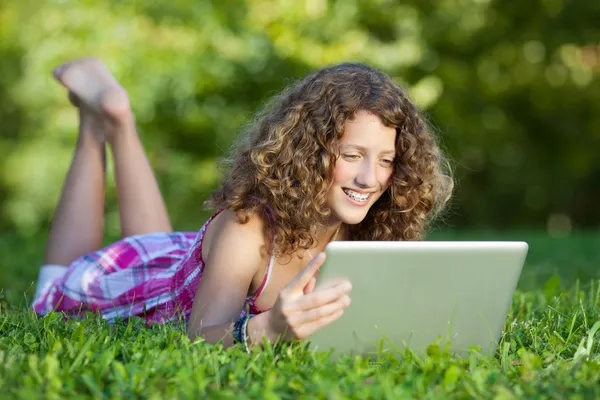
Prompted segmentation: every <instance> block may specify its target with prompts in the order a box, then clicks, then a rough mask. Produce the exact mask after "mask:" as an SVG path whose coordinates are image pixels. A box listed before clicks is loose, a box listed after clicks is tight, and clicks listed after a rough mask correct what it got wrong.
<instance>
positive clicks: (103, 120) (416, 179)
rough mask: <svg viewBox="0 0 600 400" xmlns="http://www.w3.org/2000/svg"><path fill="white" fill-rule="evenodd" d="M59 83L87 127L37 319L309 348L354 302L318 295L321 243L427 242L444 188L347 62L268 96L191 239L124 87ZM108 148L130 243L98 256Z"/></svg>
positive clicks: (382, 78)
mask: <svg viewBox="0 0 600 400" xmlns="http://www.w3.org/2000/svg"><path fill="white" fill-rule="evenodd" d="M54 75H55V77H56V79H57V80H58V81H59V82H61V83H62V84H63V85H64V86H65V87H66V88H67V89H68V91H69V97H70V99H71V101H72V103H73V104H74V105H75V106H76V107H77V108H78V110H79V114H80V127H79V140H78V143H77V147H76V150H75V155H74V157H73V162H72V165H71V168H70V170H69V173H68V176H67V179H66V182H65V186H64V189H63V193H62V196H61V198H60V201H59V204H58V207H57V210H56V215H55V217H54V220H53V223H52V227H51V230H50V233H49V238H48V243H47V251H46V260H45V265H44V266H43V267H42V269H41V271H40V278H39V282H38V290H37V292H36V296H35V299H34V303H33V305H32V308H33V309H34V310H35V311H36V312H38V313H39V314H45V313H48V312H50V311H61V312H65V313H68V314H77V313H79V312H81V311H87V310H92V311H94V312H98V313H100V315H102V317H104V318H106V319H107V320H109V321H110V320H113V319H114V318H115V317H126V316H140V317H142V318H145V319H146V321H147V322H148V323H153V322H159V323H161V322H166V321H171V320H174V319H177V318H180V317H183V318H185V319H186V321H187V326H188V335H189V336H190V338H193V337H196V336H198V335H202V336H203V337H204V338H205V340H207V341H208V342H212V343H214V342H217V341H219V340H223V344H224V346H230V345H232V344H234V343H238V342H243V343H244V344H245V345H246V346H247V347H250V346H253V345H255V344H260V343H261V342H262V340H263V339H265V338H266V339H267V340H270V341H275V340H286V341H290V340H300V339H305V338H307V337H309V336H310V335H311V334H312V333H314V332H315V331H316V330H318V329H320V328H322V327H323V326H325V325H327V324H329V323H331V322H333V321H335V320H336V319H338V318H339V317H340V316H341V315H342V313H343V311H344V308H346V307H347V306H349V305H350V297H349V293H350V291H351V283H350V282H347V281H340V282H334V283H332V284H330V285H328V286H326V287H319V289H318V290H315V284H316V279H317V273H318V269H319V266H321V265H322V263H323V261H324V259H325V256H324V253H322V252H323V250H324V248H325V246H326V245H327V243H329V242H330V241H332V240H418V239H422V238H423V237H424V234H425V232H426V229H427V227H428V224H429V223H430V221H431V220H432V219H433V217H434V216H436V215H437V213H438V212H439V211H440V210H441V209H442V208H443V207H444V205H445V204H446V202H447V200H448V198H449V197H450V194H451V191H452V179H451V177H450V176H449V174H448V172H447V169H446V165H447V163H446V162H445V158H444V156H443V154H442V153H441V152H440V149H439V147H438V145H437V143H436V140H435V138H434V137H433V135H432V134H431V132H430V130H429V129H428V127H427V124H426V122H425V121H424V119H423V117H422V116H421V115H420V113H419V112H418V110H417V109H416V107H415V106H414V105H413V104H412V103H411V102H410V100H409V99H408V98H407V96H406V95H405V93H404V91H403V90H402V89H401V88H399V87H398V86H397V85H396V84H394V82H393V81H392V80H391V79H390V77H388V76H387V75H385V74H383V73H382V72H380V71H378V70H376V69H374V68H371V67H369V66H366V65H363V64H350V63H346V64H340V65H336V66H332V67H330V68H325V69H323V70H320V71H317V72H315V73H313V74H311V75H309V76H307V77H306V78H304V79H302V80H300V81H299V82H297V83H295V84H293V85H291V86H290V87H288V88H286V89H285V90H284V91H283V92H282V93H281V94H279V95H278V96H276V97H274V98H273V100H272V101H271V102H270V103H269V104H268V106H267V107H265V109H264V110H263V111H262V112H260V113H259V114H258V115H257V117H256V119H255V122H254V124H253V125H252V126H251V127H250V128H249V129H248V130H247V131H246V132H243V134H242V135H241V137H240V140H239V141H238V143H236V145H235V146H234V148H233V151H232V153H231V155H230V156H229V157H228V158H226V159H225V160H224V161H225V165H226V166H227V169H226V173H225V175H224V176H223V178H222V182H221V186H220V188H218V189H217V190H216V191H215V192H214V193H213V196H212V200H211V201H210V202H209V203H210V204H209V206H210V207H212V208H213V209H214V210H215V212H214V214H213V215H212V216H211V217H210V218H209V220H208V221H206V222H205V223H204V225H203V226H202V228H201V229H200V231H199V232H198V233H188V232H173V231H172V228H171V225H170V222H169V217H168V215H167V211H166V209H165V205H164V201H163V200H162V197H161V194H160V191H159V188H158V185H157V183H156V180H155V178H154V174H153V172H152V169H151V167H150V165H149V162H148V160H147V158H146V155H145V153H144V150H143V146H142V144H141V142H140V139H139V137H138V135H137V133H136V129H135V120H134V117H133V115H132V113H131V108H130V104H129V99H128V96H127V93H126V92H125V90H124V89H123V88H122V87H121V86H120V85H119V84H118V82H117V81H116V80H115V79H114V78H113V77H112V76H111V74H110V73H109V72H108V70H107V69H106V68H105V67H104V65H103V64H102V63H101V62H100V61H98V60H95V59H83V60H76V61H73V62H70V63H67V64H64V65H62V66H60V67H58V68H57V69H56V70H55V72H54ZM106 143H107V144H108V146H109V147H110V149H111V150H112V152H113V156H114V157H113V158H114V162H115V174H116V185H117V192H118V202H119V211H120V217H121V232H122V237H123V238H122V239H121V240H119V241H117V242H116V243H113V244H111V245H109V246H107V247H105V248H102V249H100V246H101V240H102V233H103V209H104V196H105V194H104V184H105V183H104V182H105V157H104V156H105V144H106ZM365 268H368V266H365Z"/></svg>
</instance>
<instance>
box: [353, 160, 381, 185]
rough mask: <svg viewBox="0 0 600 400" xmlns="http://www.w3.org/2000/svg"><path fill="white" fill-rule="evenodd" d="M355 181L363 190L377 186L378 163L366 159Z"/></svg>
mask: <svg viewBox="0 0 600 400" xmlns="http://www.w3.org/2000/svg"><path fill="white" fill-rule="evenodd" d="M355 181H356V184H357V185H358V186H360V187H361V188H363V189H367V188H373V187H375V186H376V185H377V163H375V162H373V161H370V160H368V159H367V158H365V159H364V160H363V162H362V163H361V165H360V170H359V171H358V174H357V175H356V178H355Z"/></svg>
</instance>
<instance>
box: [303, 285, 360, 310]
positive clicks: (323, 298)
mask: <svg viewBox="0 0 600 400" xmlns="http://www.w3.org/2000/svg"><path fill="white" fill-rule="evenodd" d="M351 290H352V285H351V284H350V282H348V281H344V282H342V283H340V284H337V285H335V286H332V287H325V288H318V289H317V290H316V291H314V292H312V293H309V294H307V295H305V296H302V297H301V298H299V299H298V300H297V301H296V304H295V306H294V309H295V310H297V311H306V310H311V309H313V308H318V307H321V306H323V305H325V304H329V303H332V302H334V301H337V300H339V299H340V298H342V297H343V296H344V295H346V294H348V293H350V291H351Z"/></svg>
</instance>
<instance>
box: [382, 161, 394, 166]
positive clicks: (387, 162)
mask: <svg viewBox="0 0 600 400" xmlns="http://www.w3.org/2000/svg"><path fill="white" fill-rule="evenodd" d="M381 162H382V163H383V164H384V165H386V166H388V167H391V166H392V165H394V160H381Z"/></svg>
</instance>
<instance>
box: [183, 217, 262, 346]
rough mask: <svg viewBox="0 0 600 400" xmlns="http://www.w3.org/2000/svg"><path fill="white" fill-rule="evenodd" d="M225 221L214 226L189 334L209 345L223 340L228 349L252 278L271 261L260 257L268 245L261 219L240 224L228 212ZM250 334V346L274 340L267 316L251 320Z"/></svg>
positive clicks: (189, 323)
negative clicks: (202, 338) (265, 340)
mask: <svg viewBox="0 0 600 400" xmlns="http://www.w3.org/2000/svg"><path fill="white" fill-rule="evenodd" d="M223 218H224V220H223V221H219V222H220V223H219V224H218V225H217V226H215V232H214V234H213V238H212V244H211V247H210V252H208V256H207V257H206V259H205V260H204V261H205V266H204V272H203V275H202V279H201V280H200V283H199V285H198V289H197V291H196V295H195V298H194V304H193V306H192V311H191V315H190V319H189V322H188V329H187V333H188V337H190V339H193V338H195V337H196V336H199V335H202V336H203V337H204V339H205V340H206V341H207V342H209V343H216V342H218V341H219V340H223V346H225V347H229V346H232V345H233V338H232V336H231V332H232V331H233V325H234V323H235V321H236V320H237V319H238V317H239V315H240V311H241V308H242V305H243V303H244V300H245V298H246V296H247V294H248V289H249V287H250V284H251V282H252V278H253V277H254V275H255V274H256V273H257V271H258V270H259V269H260V267H261V266H262V265H266V263H268V259H269V257H268V255H266V254H262V253H264V251H263V252H262V253H261V249H263V248H264V245H265V241H264V237H263V233H262V232H263V231H262V221H260V219H259V218H256V217H254V218H252V219H251V220H250V221H249V222H248V223H246V224H240V223H239V222H238V221H237V219H236V217H235V214H234V213H232V212H227V211H225V212H224V214H223ZM264 314H266V313H264ZM248 333H249V335H250V336H249V342H251V343H260V342H261V341H262V336H263V335H267V337H269V336H271V335H270V334H269V332H268V323H267V316H263V315H262V314H261V315H259V316H257V317H255V318H252V319H251V320H250V322H249V323H248Z"/></svg>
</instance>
